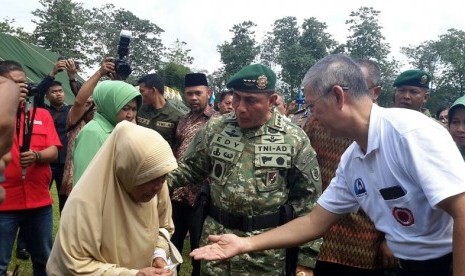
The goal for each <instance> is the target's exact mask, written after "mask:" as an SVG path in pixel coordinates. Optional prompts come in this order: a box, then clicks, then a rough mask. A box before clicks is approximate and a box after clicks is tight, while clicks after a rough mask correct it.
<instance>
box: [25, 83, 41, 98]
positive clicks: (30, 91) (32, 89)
mask: <svg viewBox="0 0 465 276" xmlns="http://www.w3.org/2000/svg"><path fill="white" fill-rule="evenodd" d="M26 85H27V86H26V89H27V96H28V97H32V96H35V95H38V94H39V86H38V85H37V84H34V83H30V82H28V83H26Z"/></svg>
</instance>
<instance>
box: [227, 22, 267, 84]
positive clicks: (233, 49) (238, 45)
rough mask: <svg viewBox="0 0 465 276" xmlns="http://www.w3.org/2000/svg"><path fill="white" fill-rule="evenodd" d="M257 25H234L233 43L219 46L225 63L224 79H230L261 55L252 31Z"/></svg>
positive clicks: (232, 30) (248, 23)
mask: <svg viewBox="0 0 465 276" xmlns="http://www.w3.org/2000/svg"><path fill="white" fill-rule="evenodd" d="M255 26H256V24H255V23H253V22H252V21H244V22H242V23H240V24H237V25H234V26H233V28H232V29H231V30H229V31H230V32H233V33H234V36H233V38H232V41H231V42H224V43H223V44H222V45H219V46H218V52H219V53H220V55H221V61H222V62H223V63H224V65H225V66H224V74H225V75H224V78H226V79H227V78H229V77H230V76H232V75H233V74H235V73H236V72H237V71H239V70H240V69H241V68H242V67H244V66H246V65H249V64H251V63H252V62H253V61H254V59H255V57H256V56H257V55H258V53H259V46H257V42H256V40H255V32H254V31H253V30H252V28H253V27H255Z"/></svg>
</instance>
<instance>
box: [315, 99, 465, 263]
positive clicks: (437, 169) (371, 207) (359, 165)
mask: <svg viewBox="0 0 465 276" xmlns="http://www.w3.org/2000/svg"><path fill="white" fill-rule="evenodd" d="M464 172H465V163H464V161H463V159H462V156H461V155H460V152H459V151H458V150H457V146H456V145H455V143H454V141H453V140H452V138H451V136H450V134H449V133H448V132H447V130H445V129H444V127H442V126H441V125H439V124H438V123H436V122H434V121H433V120H431V119H430V118H428V117H426V116H425V115H423V114H421V113H420V112H417V111H411V110H408V109H400V108H389V109H386V108H382V107H379V106H377V105H373V108H372V110H371V115H370V124H369V130H368V145H367V152H366V154H365V153H363V151H362V150H361V148H360V147H359V145H358V144H356V143H355V142H354V143H353V144H352V145H351V146H350V147H349V148H348V149H347V150H346V152H345V153H344V154H343V156H342V157H341V162H340V164H339V166H338V168H337V171H336V176H335V177H334V178H333V180H332V181H331V183H330V185H329V187H328V188H327V189H326V190H325V192H324V193H323V195H322V196H321V197H320V199H319V200H318V204H319V205H321V206H322V207H323V208H325V209H326V210H328V211H330V212H333V213H338V214H341V213H347V212H355V211H357V210H358V208H359V207H361V208H362V209H363V210H364V211H365V212H366V213H367V214H368V216H369V217H370V218H371V220H372V221H373V222H374V224H375V226H376V228H377V229H378V230H379V231H382V232H384V233H385V234H386V240H387V242H388V246H389V248H390V249H391V250H392V251H393V253H394V255H395V256H396V257H399V258H403V259H412V260H427V259H432V258H437V257H440V256H443V255H445V254H447V253H450V252H451V251H452V223H453V221H452V218H451V217H450V216H449V215H448V214H447V213H446V212H444V211H443V210H441V209H438V208H436V205H437V204H438V203H439V202H441V201H442V200H444V199H446V198H448V197H451V196H453V195H456V194H459V193H462V192H465V174H464ZM396 186H398V187H396ZM393 187H395V188H393ZM386 188H387V190H388V191H390V192H391V193H384V196H385V197H387V198H391V199H384V198H383V195H382V193H381V192H380V190H381V189H386ZM394 190H395V191H397V193H395V192H394ZM385 191H386V190H385Z"/></svg>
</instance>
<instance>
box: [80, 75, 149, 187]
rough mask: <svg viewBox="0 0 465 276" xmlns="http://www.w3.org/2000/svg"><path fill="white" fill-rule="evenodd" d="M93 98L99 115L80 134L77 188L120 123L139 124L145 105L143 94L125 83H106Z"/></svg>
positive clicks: (102, 84) (102, 83)
mask: <svg viewBox="0 0 465 276" xmlns="http://www.w3.org/2000/svg"><path fill="white" fill-rule="evenodd" d="M93 97H94V103H95V106H96V107H97V112H96V113H95V115H94V118H93V119H92V120H91V121H90V122H89V123H88V124H86V125H85V126H84V127H83V128H82V130H81V131H80V132H79V134H78V135H77V137H76V141H75V144H74V149H73V164H74V174H73V185H76V184H77V182H78V180H79V178H80V177H81V175H82V174H83V173H84V171H85V169H86V168H87V165H89V163H90V161H91V160H92V158H93V157H94V156H95V154H96V153H97V151H98V150H99V149H100V147H101V146H102V144H103V142H105V140H106V139H107V137H108V136H109V135H110V133H111V132H112V130H113V128H115V126H116V124H117V123H119V122H121V121H123V120H126V121H130V122H131V121H135V119H136V115H137V110H138V109H139V108H140V106H141V104H142V96H141V95H140V93H139V91H137V89H136V88H135V87H134V86H132V85H130V84H128V83H125V82H124V81H114V80H107V81H102V82H101V83H99V84H98V85H97V86H96V87H95V90H94V94H93Z"/></svg>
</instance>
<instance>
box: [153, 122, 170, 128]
mask: <svg viewBox="0 0 465 276" xmlns="http://www.w3.org/2000/svg"><path fill="white" fill-rule="evenodd" d="M156 125H157V126H159V127H166V128H174V124H173V123H170V122H157V124H156Z"/></svg>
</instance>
